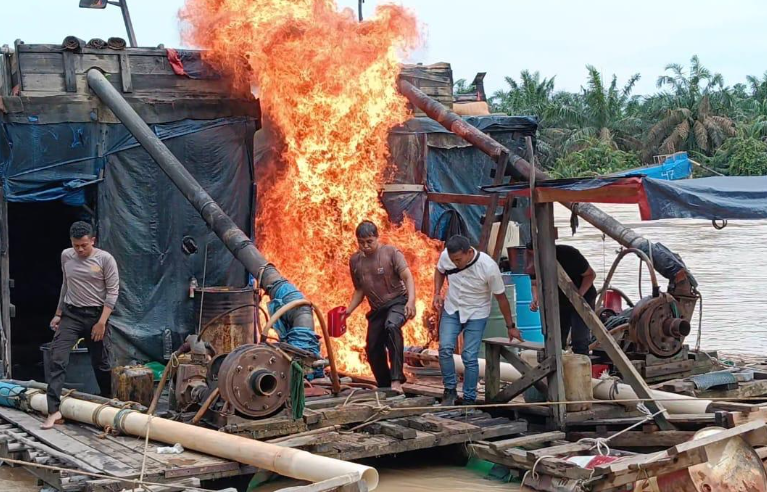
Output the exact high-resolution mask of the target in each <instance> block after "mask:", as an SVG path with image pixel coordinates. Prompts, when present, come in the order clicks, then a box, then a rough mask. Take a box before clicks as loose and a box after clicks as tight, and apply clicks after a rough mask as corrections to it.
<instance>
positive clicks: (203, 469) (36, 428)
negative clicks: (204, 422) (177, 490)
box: [0, 407, 255, 491]
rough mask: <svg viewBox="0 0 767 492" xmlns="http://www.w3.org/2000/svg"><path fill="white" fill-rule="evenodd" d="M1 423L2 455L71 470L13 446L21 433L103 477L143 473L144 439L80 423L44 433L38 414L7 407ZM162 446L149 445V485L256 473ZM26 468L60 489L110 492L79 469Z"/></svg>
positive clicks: (1, 410)
mask: <svg viewBox="0 0 767 492" xmlns="http://www.w3.org/2000/svg"><path fill="white" fill-rule="evenodd" d="M0 420H1V421H2V424H3V427H2V428H0V435H2V436H3V438H4V439H5V441H2V442H0V457H5V458H12V459H18V460H22V461H30V462H36V463H39V464H48V465H53V466H59V467H62V468H68V469H72V468H73V466H72V465H71V464H69V463H64V462H62V461H60V460H57V459H54V458H52V457H50V456H46V455H45V453H40V452H37V451H36V450H35V449H33V448H31V447H29V446H24V445H19V443H18V442H14V438H13V435H14V434H13V433H16V432H18V433H19V435H21V436H24V437H25V438H27V439H30V440H32V441H34V442H40V443H43V444H45V445H48V446H50V447H51V448H54V449H55V450H57V451H60V452H62V453H65V454H67V455H69V456H71V457H73V458H75V459H77V460H80V461H82V462H85V463H87V464H88V465H90V466H91V467H92V468H95V469H96V470H97V471H99V472H100V473H103V474H104V475H110V476H113V477H117V478H123V479H135V478H138V477H139V476H140V474H141V466H142V462H143V456H144V439H143V438H137V437H133V436H104V435H103V432H101V431H100V430H99V429H97V428H95V427H92V426H87V425H83V424H79V423H76V422H67V423H65V424H64V425H61V426H56V427H55V428H53V429H48V430H43V429H40V424H41V422H42V418H41V417H40V416H38V415H36V414H29V413H25V412H22V411H20V410H14V409H10V408H4V407H0ZM11 426H12V427H11ZM8 430H11V431H12V433H11V434H8V433H7V432H6V431H8ZM158 446H166V444H163V443H159V442H155V441H149V447H148V452H147V459H146V469H145V473H144V477H145V480H146V481H151V482H161V483H166V482H176V481H178V480H180V479H181V478H185V477H197V478H199V479H201V480H212V479H216V478H223V477H227V476H234V475H240V474H245V473H253V472H254V471H255V470H254V469H253V468H252V467H249V466H245V465H240V464H239V463H236V462H233V461H229V460H224V459H221V458H216V457H213V456H208V455H205V454H202V453H197V452H194V451H189V450H185V451H184V452H183V453H182V454H180V455H173V454H157V453H156V450H157V447H158ZM25 468H26V469H28V471H30V472H31V473H32V474H33V475H35V476H37V477H38V478H40V479H41V480H43V481H44V482H46V483H47V484H49V485H50V486H52V487H53V488H56V489H58V490H66V491H79V490H86V491H88V490H93V491H95V490H109V488H108V487H107V485H105V484H103V483H101V484H99V486H98V487H99V488H93V487H92V486H91V485H92V484H91V482H92V479H91V478H89V477H85V476H82V475H78V474H77V472H76V471H75V470H72V471H71V472H69V471H62V472H55V473H54V472H50V471H45V470H42V469H40V468H36V467H32V466H29V467H26V466H25ZM121 488H123V487H120V489H121Z"/></svg>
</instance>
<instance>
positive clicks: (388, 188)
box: [381, 183, 426, 193]
mask: <svg viewBox="0 0 767 492" xmlns="http://www.w3.org/2000/svg"><path fill="white" fill-rule="evenodd" d="M422 191H426V187H425V186H424V185H421V184H404V183H389V184H385V185H383V188H382V189H381V192H383V193H420V192H422Z"/></svg>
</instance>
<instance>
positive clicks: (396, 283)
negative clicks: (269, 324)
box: [346, 220, 415, 392]
mask: <svg viewBox="0 0 767 492" xmlns="http://www.w3.org/2000/svg"><path fill="white" fill-rule="evenodd" d="M356 236H357V244H358V245H359V248H360V250H359V251H358V252H357V253H355V254H354V255H352V257H351V259H350V260H349V270H350V271H351V276H352V282H353V283H354V295H352V300H351V301H350V302H349V307H348V308H347V309H346V316H347V317H349V316H350V315H351V314H352V313H353V312H354V310H355V309H357V307H359V305H360V304H361V303H362V300H363V298H365V299H367V300H368V304H370V312H368V314H367V318H368V333H367V338H366V340H365V352H366V354H367V358H368V363H369V364H370V368H371V369H372V371H373V375H374V376H375V378H376V383H377V384H378V387H380V388H388V387H391V388H392V389H394V390H395V391H400V392H401V391H402V383H404V382H405V375H404V373H403V372H402V364H403V358H404V350H405V346H404V342H403V339H402V325H404V324H405V322H406V321H407V320H409V319H411V318H413V317H414V316H415V282H414V281H413V274H412V273H411V272H410V268H408V266H407V261H405V256H404V255H403V254H402V252H401V251H400V250H398V249H397V248H395V247H394V246H391V245H388V244H380V243H379V241H378V228H377V227H376V226H375V224H373V223H372V222H370V221H367V220H366V221H363V222H361V223H360V225H358V226H357V231H356ZM387 352H388V360H390V361H391V368H390V367H389V362H388V361H387Z"/></svg>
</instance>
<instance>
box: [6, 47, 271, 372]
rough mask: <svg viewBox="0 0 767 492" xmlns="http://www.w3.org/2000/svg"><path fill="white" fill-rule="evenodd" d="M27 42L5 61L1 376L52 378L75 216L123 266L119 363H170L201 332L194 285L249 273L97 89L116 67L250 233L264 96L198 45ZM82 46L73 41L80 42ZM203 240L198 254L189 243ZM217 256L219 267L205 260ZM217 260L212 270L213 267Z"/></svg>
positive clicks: (116, 335)
mask: <svg viewBox="0 0 767 492" xmlns="http://www.w3.org/2000/svg"><path fill="white" fill-rule="evenodd" d="M67 40H69V42H65V43H63V44H61V45H59V44H34V45H28V44H24V43H23V42H21V41H16V43H14V46H13V47H12V48H10V47H7V46H6V47H4V48H3V51H2V56H0V128H1V129H2V132H0V179H2V190H1V191H0V243H1V246H0V279H1V281H0V310H1V312H2V316H0V322H1V323H2V330H0V333H2V337H1V338H0V343H2V364H0V369H1V370H0V373H2V374H3V375H5V376H8V375H9V374H11V372H12V369H14V370H13V375H14V376H17V377H24V378H35V379H38V380H42V364H41V361H42V358H41V355H40V344H41V343H43V342H46V341H48V340H50V338H51V335H52V333H51V332H50V330H49V328H48V324H49V321H50V318H51V317H52V315H53V313H54V310H55V309H56V304H57V299H58V292H59V289H60V283H61V268H60V254H61V251H62V250H63V249H65V248H66V247H68V246H69V239H68V228H69V226H70V225H71V223H72V222H73V221H75V220H86V221H90V222H92V223H93V224H94V225H95V226H96V234H97V241H98V244H97V245H98V246H100V247H102V248H104V249H106V250H108V251H110V252H111V253H112V254H113V255H114V256H115V258H116V260H117V262H118V266H119V267H120V270H121V271H120V273H121V294H120V300H119V301H118V305H117V309H116V310H115V313H114V314H113V316H112V318H111V324H112V335H113V340H112V341H113V348H114V350H113V356H114V358H115V362H121V363H125V362H130V361H131V360H137V361H147V360H159V361H162V358H163V335H164V334H165V333H166V331H169V332H170V334H171V339H172V341H173V344H174V345H175V346H177V345H179V344H180V343H181V341H182V340H183V338H184V337H185V335H186V334H187V333H188V332H189V331H190V330H191V329H192V328H193V321H192V312H193V308H192V303H193V300H192V299H189V294H188V293H189V284H190V279H191V278H192V277H194V278H196V279H199V282H200V283H202V281H203V276H204V275H205V277H206V278H205V282H206V283H207V285H232V286H244V285H247V283H248V276H247V273H246V272H245V271H244V269H243V268H242V266H241V265H239V263H237V262H236V261H235V260H234V259H233V257H232V256H231V254H230V253H229V252H228V251H227V250H226V249H225V248H224V246H223V245H222V244H221V242H220V241H218V240H217V239H216V238H215V236H214V235H213V233H212V232H210V231H209V229H208V227H207V226H206V225H205V223H204V222H203V220H202V219H201V218H200V217H199V215H198V214H197V212H196V211H195V210H194V209H193V208H192V207H191V206H190V205H189V204H188V203H187V202H186V200H185V199H184V198H183V197H182V195H181V194H180V193H179V192H178V190H177V189H176V188H175V187H173V186H172V184H171V183H170V181H169V180H168V179H167V177H166V176H165V175H164V174H163V173H162V171H161V170H160V169H159V168H158V167H157V166H156V165H155V163H154V161H153V160H152V159H151V158H150V157H149V155H148V154H147V153H146V152H145V151H144V150H143V148H141V147H140V146H139V145H138V143H137V142H136V141H135V140H134V139H133V137H132V136H131V135H130V133H129V132H128V131H127V130H126V129H125V128H124V127H123V126H122V125H121V124H120V122H119V121H118V120H117V119H116V118H115V116H114V115H113V114H112V112H111V111H110V110H109V109H107V107H106V106H104V105H103V104H102V102H101V101H100V100H99V99H98V97H96V96H95V95H94V94H93V92H92V91H91V90H90V89H89V87H88V84H87V81H86V73H87V72H88V71H89V70H91V69H98V70H100V71H101V72H103V73H104V74H105V75H106V76H107V78H108V80H109V81H110V82H111V83H112V84H113V85H114V86H115V88H116V89H117V90H118V91H120V92H121V93H122V95H123V96H124V97H125V99H126V100H127V101H128V102H129V103H130V104H131V106H132V107H133V108H134V109H135V110H136V111H137V112H138V113H139V115H140V116H141V117H142V118H143V119H144V121H146V123H147V124H149V125H150V126H151V127H152V128H153V130H154V131H155V133H156V134H157V135H158V136H159V137H160V138H161V139H163V141H164V142H165V143H166V145H167V146H168V147H169V148H170V149H171V151H172V152H173V153H174V154H175V155H176V157H178V158H179V160H181V162H182V163H183V164H184V165H185V166H186V167H187V169H188V170H189V171H190V172H191V173H192V174H193V175H194V176H195V177H196V178H197V180H198V181H199V182H200V183H201V184H202V185H203V186H204V187H205V188H206V190H207V191H208V192H209V193H210V194H211V195H212V196H213V198H214V199H216V200H217V201H219V203H220V204H221V206H222V207H223V208H224V210H225V211H226V212H227V213H228V214H230V215H231V216H232V218H233V219H234V220H235V222H236V223H237V225H238V226H239V227H240V228H242V229H243V230H244V231H246V232H247V233H251V231H252V229H253V226H252V224H253V215H254V209H255V182H254V179H253V172H252V141H253V138H252V137H253V133H254V132H255V131H256V130H257V129H258V128H259V127H260V110H259V104H258V101H257V100H256V99H255V98H254V97H253V96H252V95H251V94H250V93H247V92H242V91H237V90H236V89H235V88H234V87H233V86H232V82H231V80H230V79H228V78H227V77H226V76H224V75H222V74H220V73H217V72H216V71H215V70H213V69H212V68H211V67H210V66H208V65H207V64H206V63H205V62H204V61H203V59H202V56H201V53H200V52H199V51H190V50H173V49H165V48H163V47H158V48H124V49H111V48H109V47H106V48H104V49H97V48H92V47H89V44H86V43H84V42H81V41H79V40H77V39H76V38H67ZM73 40H74V41H73ZM184 238H191V240H192V242H194V243H196V244H197V250H198V252H197V253H194V254H190V253H189V252H188V251H186V252H185V251H184V248H182V240H183V239H184ZM206 258H207V261H206ZM205 265H207V269H206V271H205V273H204V272H203V270H204V266H205Z"/></svg>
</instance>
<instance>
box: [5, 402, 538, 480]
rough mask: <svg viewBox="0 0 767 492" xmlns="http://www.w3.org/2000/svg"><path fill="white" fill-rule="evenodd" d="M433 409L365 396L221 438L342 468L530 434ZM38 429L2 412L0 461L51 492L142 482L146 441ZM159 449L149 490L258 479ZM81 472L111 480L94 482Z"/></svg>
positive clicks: (504, 421)
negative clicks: (302, 453) (291, 451)
mask: <svg viewBox="0 0 767 492" xmlns="http://www.w3.org/2000/svg"><path fill="white" fill-rule="evenodd" d="M436 403H437V402H436V400H435V399H434V398H431V397H423V396H422V397H415V398H405V397H403V396H399V397H395V398H387V397H386V395H385V394H382V393H381V392H378V391H367V392H362V393H361V394H360V395H356V394H354V395H351V397H339V398H332V397H331V398H320V399H313V400H312V401H308V402H307V409H306V410H305V415H304V418H303V419H299V420H292V419H290V418H288V417H284V416H281V417H274V418H268V419H260V420H245V419H240V418H235V419H234V420H233V421H232V422H231V423H230V424H228V425H227V426H225V427H224V428H223V429H222V430H223V431H225V432H229V433H233V434H238V435H240V436H242V437H243V438H257V439H260V440H264V441H267V442H271V443H273V444H277V445H279V446H285V447H293V448H300V449H303V450H306V451H309V452H311V453H314V454H318V455H322V456H328V457H333V458H338V459H342V460H356V459H362V458H372V457H378V456H384V455H391V454H399V453H404V452H408V451H415V450H420V449H426V448H433V447H438V446H448V445H452V444H462V443H468V442H476V441H480V440H488V439H496V438H506V437H510V436H514V435H519V434H520V433H523V432H526V431H527V430H528V425H527V422H526V421H524V420H513V419H509V418H506V417H494V416H492V415H490V414H488V413H486V412H483V411H481V410H477V409H472V408H466V409H459V410H445V409H443V408H441V407H439V406H437V405H436ZM41 422H42V418H41V416H39V415H36V414H30V413H26V412H23V411H20V410H15V409H10V408H5V407H0V459H3V458H10V459H15V460H21V461H25V462H29V463H36V464H42V465H51V466H55V467H60V468H61V469H60V470H55V471H54V470H50V469H43V468H39V467H35V466H32V465H23V466H24V468H25V469H27V470H28V471H29V472H30V473H31V474H33V475H34V476H36V477H38V478H39V479H40V480H42V481H43V482H45V483H46V484H48V485H49V486H51V487H53V488H55V489H57V490H62V491H67V492H69V491H72V492H75V491H86V492H105V491H110V492H112V491H118V490H122V489H123V488H125V487H126V486H130V484H129V483H126V482H125V481H124V480H136V479H138V477H139V476H140V475H141V469H142V462H143V460H144V449H145V445H144V439H142V438H138V437H132V436H112V435H104V433H103V432H102V431H101V429H98V428H96V427H93V426H88V425H83V424H79V423H75V422H67V423H66V424H64V425H61V426H56V427H55V428H54V429H49V430H43V429H40V424H41ZM158 446H167V444H162V443H157V442H152V441H150V443H149V446H148V452H147V455H146V468H145V473H144V480H145V481H148V482H157V483H178V482H179V481H181V480H184V479H187V478H192V477H193V478H195V479H198V480H215V479H218V478H224V477H231V476H236V475H244V474H253V473H255V472H256V469H255V468H253V467H250V466H245V465H241V464H239V463H237V462H233V461H229V460H224V459H220V458H215V457H212V456H208V455H205V454H202V453H197V452H194V451H189V450H185V451H184V452H183V453H181V454H178V455H173V454H170V455H169V454H157V453H156V450H157V447H158ZM80 470H82V471H87V472H91V473H98V474H102V475H107V476H109V477H114V478H103V479H102V478H94V477H92V476H88V475H86V474H83V473H82V472H81V471H80ZM119 479H124V480H123V481H120V480H119Z"/></svg>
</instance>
